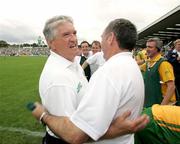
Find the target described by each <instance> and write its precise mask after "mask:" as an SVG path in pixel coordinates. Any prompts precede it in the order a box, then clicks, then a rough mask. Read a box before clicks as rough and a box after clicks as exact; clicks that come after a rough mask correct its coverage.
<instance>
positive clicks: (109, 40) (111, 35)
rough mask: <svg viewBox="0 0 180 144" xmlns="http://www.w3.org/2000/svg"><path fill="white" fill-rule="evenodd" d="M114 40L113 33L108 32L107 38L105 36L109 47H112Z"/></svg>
mask: <svg viewBox="0 0 180 144" xmlns="http://www.w3.org/2000/svg"><path fill="white" fill-rule="evenodd" d="M114 38H115V35H114V33H113V32H110V33H109V34H108V36H107V42H108V43H109V44H110V45H112V43H113V40H114Z"/></svg>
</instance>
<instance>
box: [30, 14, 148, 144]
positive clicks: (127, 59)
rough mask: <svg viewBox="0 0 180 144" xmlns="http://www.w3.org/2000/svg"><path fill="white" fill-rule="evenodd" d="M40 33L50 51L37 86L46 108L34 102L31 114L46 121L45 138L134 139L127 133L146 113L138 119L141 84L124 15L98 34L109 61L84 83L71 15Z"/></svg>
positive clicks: (112, 142)
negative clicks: (100, 34) (76, 59)
mask: <svg viewBox="0 0 180 144" xmlns="http://www.w3.org/2000/svg"><path fill="white" fill-rule="evenodd" d="M44 35H45V37H46V41H47V43H48V45H49V47H50V51H51V55H50V56H49V58H48V60H47V62H46V64H45V66H44V69H43V72H42V74H41V77H40V83H39V91H40V96H41V99H42V104H43V105H44V107H45V109H46V110H47V111H48V112H49V113H48V112H47V111H46V110H45V109H44V107H42V106H41V105H40V104H37V103H36V108H35V110H33V115H34V116H35V117H36V118H37V119H39V120H41V121H43V122H44V123H45V124H46V125H47V126H48V127H47V133H46V137H45V143H46V144H56V143H57V144H59V143H66V142H65V141H63V140H62V139H64V140H66V141H67V142H68V143H74V144H80V143H84V142H86V141H87V140H88V139H89V137H90V138H92V139H93V140H95V141H96V140H98V139H99V138H100V137H102V136H103V135H104V138H108V139H109V138H111V139H109V140H103V141H99V142H96V143H103V144H105V143H109V144H117V143H118V144H119V143H122V144H125V143H126V144H133V142H134V137H133V134H130V133H132V132H135V131H136V130H138V129H141V128H143V127H144V126H145V125H146V123H147V122H148V118H147V117H146V116H141V117H139V118H137V117H138V116H139V114H140V112H141V110H142V106H143V101H144V83H143V79H142V75H141V73H140V70H139V67H138V65H137V63H136V62H135V60H134V59H133V58H132V54H131V52H130V51H131V50H132V49H133V47H134V46H135V43H136V39H137V31H136V28H135V26H134V25H133V24H132V23H131V22H130V21H128V20H125V19H116V20H114V21H112V22H111V23H110V24H109V25H108V26H107V28H106V29H105V31H104V33H103V35H102V46H103V52H104V58H105V59H106V60H107V62H106V63H105V64H104V66H102V68H100V69H99V70H98V71H97V72H96V73H95V74H94V75H93V77H92V79H91V80H90V83H89V85H88V87H87V80H86V79H85V77H84V75H83V72H82V68H81V67H80V65H79V64H77V63H76V62H74V57H75V56H76V55H77V52H78V50H77V37H76V30H75V28H74V26H73V22H72V20H71V19H70V18H69V17H66V16H59V17H54V18H52V19H50V20H49V21H48V22H47V23H46V25H45V28H44ZM127 110H131V115H130V113H129V112H126V111H127ZM53 115H54V116H53ZM121 115H122V116H121ZM129 115H130V116H129ZM118 116H119V117H118ZM128 116H129V117H128ZM117 117H118V118H117ZM127 117H128V119H127ZM116 118H117V119H116ZM111 123H112V125H111ZM52 131H53V132H52ZM55 134H56V135H55ZM125 134H126V135H125ZM122 135H124V136H122ZM119 136H120V137H119ZM115 137H117V138H115Z"/></svg>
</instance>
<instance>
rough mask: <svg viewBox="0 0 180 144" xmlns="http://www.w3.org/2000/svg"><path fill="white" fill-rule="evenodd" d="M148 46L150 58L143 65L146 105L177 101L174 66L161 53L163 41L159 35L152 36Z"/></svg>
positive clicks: (147, 43)
mask: <svg viewBox="0 0 180 144" xmlns="http://www.w3.org/2000/svg"><path fill="white" fill-rule="evenodd" d="M146 47H147V48H146V51H147V56H148V57H149V60H148V61H147V62H146V63H145V64H143V65H142V66H141V70H142V71H144V72H145V73H144V82H145V103H144V107H151V106H152V105H153V104H162V105H167V104H170V103H172V102H175V101H176V98H175V84H174V79H175V78H174V72H173V67H172V65H171V64H170V63H169V62H167V61H165V59H164V58H163V57H162V56H161V54H160V51H161V47H162V41H161V40H160V39H159V38H157V37H155V38H150V39H148V40H147V42H146Z"/></svg>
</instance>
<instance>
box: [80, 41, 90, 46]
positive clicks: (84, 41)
mask: <svg viewBox="0 0 180 144" xmlns="http://www.w3.org/2000/svg"><path fill="white" fill-rule="evenodd" d="M83 43H87V44H88V46H90V44H89V43H88V42H87V41H82V42H81V44H80V46H81V45H82V44H83Z"/></svg>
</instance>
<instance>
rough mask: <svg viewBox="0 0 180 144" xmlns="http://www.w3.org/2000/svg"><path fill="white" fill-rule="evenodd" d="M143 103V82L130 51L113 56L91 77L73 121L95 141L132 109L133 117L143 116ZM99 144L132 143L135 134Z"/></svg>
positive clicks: (72, 117) (72, 118)
mask: <svg viewBox="0 0 180 144" xmlns="http://www.w3.org/2000/svg"><path fill="white" fill-rule="evenodd" d="M143 102H144V82H143V78H142V75H141V72H140V69H139V67H138V65H137V63H136V61H135V60H134V59H133V58H132V54H131V53H130V52H122V53H119V54H116V55H114V56H113V57H111V58H110V59H109V60H108V61H106V63H104V65H103V66H102V67H100V68H99V69H98V70H97V71H96V72H95V73H94V75H93V76H92V77H91V79H90V82H89V85H88V89H87V92H86V94H85V95H84V96H83V98H82V100H81V102H80V104H79V106H78V108H77V110H76V111H75V112H74V113H73V115H72V116H71V118H70V119H71V121H72V122H73V123H74V124H75V125H76V126H77V127H79V128H80V129H82V130H83V131H84V132H85V133H86V134H87V135H89V136H90V137H91V138H92V139H94V140H95V141H96V140H98V139H99V138H100V137H101V136H103V135H104V134H105V133H106V131H107V129H108V127H109V126H110V124H111V122H112V120H113V119H115V118H116V117H117V116H119V115H121V114H122V113H123V112H125V111H126V110H131V112H132V114H131V116H130V119H134V118H136V117H137V116H138V115H140V113H141V111H142V107H143ZM95 143H96V144H133V143H134V136H133V134H129V135H124V136H120V137H117V138H114V139H110V140H103V141H98V142H95Z"/></svg>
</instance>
